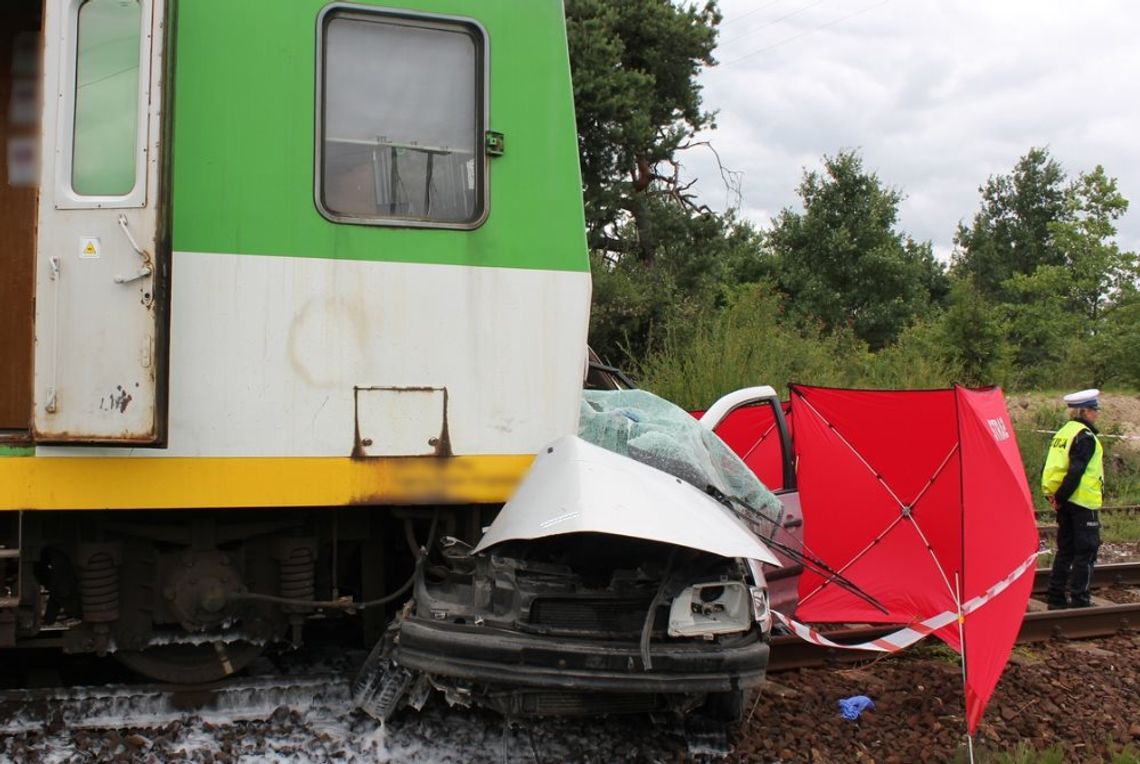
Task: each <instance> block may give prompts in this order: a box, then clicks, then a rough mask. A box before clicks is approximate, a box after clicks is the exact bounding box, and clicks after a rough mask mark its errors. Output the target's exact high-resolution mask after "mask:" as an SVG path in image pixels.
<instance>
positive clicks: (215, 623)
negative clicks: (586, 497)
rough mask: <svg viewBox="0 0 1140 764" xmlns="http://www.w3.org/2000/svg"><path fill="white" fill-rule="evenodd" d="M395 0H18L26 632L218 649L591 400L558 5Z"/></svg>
mask: <svg viewBox="0 0 1140 764" xmlns="http://www.w3.org/2000/svg"><path fill="white" fill-rule="evenodd" d="M401 6H402V7H400V8H394V7H389V6H386V5H380V4H373V3H368V2H353V3H347V2H332V3H329V2H328V0H260V1H259V0H241V1H240V2H235V0H8V1H7V2H5V3H4V4H3V6H2V7H0V98H2V99H3V104H2V107H3V108H2V109H0V135H2V136H3V139H4V143H5V149H6V150H5V152H4V153H3V156H2V158H0V162H3V163H4V167H5V172H4V173H3V175H0V177H2V178H3V181H2V182H0V242H2V244H3V246H2V248H0V258H2V259H3V261H4V263H5V267H4V269H3V273H2V274H0V304H2V305H3V308H4V317H5V320H4V324H3V326H2V327H0V365H2V366H3V371H2V373H0V438H2V439H0V534H2V537H0V544H2V546H3V548H2V549H0V562H3V563H4V566H3V575H4V578H3V582H2V583H3V586H2V587H0V594H2V595H3V597H2V598H0V646H13V645H49V644H50V645H58V646H61V647H62V648H63V649H65V650H68V651H73V652H74V651H99V652H103V651H114V652H115V653H116V654H117V655H120V656H122V657H123V658H124V660H126V662H128V663H129V664H131V665H133V666H135V667H136V668H140V669H141V670H143V671H144V672H147V673H150V674H152V675H153V676H157V677H161V678H164V679H169V680H173V681H179V680H185V681H196V680H201V679H203V678H211V677H215V676H220V675H224V674H226V673H229V672H231V671H233V670H236V669H237V668H238V667H240V664H241V663H242V662H243V661H244V660H246V659H247V658H248V657H249V656H252V655H253V654H255V653H256V646H258V645H261V644H265V643H269V642H273V641H276V640H281V639H296V638H298V635H299V623H300V622H301V621H302V620H304V618H306V617H308V616H309V615H311V613H312V612H313V610H312V609H311V608H306V607H303V606H298V605H295V604H294V605H290V604H282V603H280V602H272V601H269V600H270V599H271V598H272V597H281V598H284V599H290V600H293V601H305V600H323V599H330V598H335V597H338V596H342V597H343V596H348V595H351V596H352V597H354V598H355V599H357V600H358V601H359V600H360V599H365V600H367V599H370V598H374V597H377V596H380V595H382V594H384V593H385V592H387V591H389V590H391V589H394V588H396V586H397V585H398V584H399V583H400V581H402V580H403V578H402V577H403V576H406V575H407V573H408V571H409V569H410V562H409V561H410V559H411V554H410V553H409V552H408V550H407V549H406V548H405V544H404V539H405V536H411V537H412V538H413V540H414V538H415V537H416V536H417V534H418V536H419V537H420V538H423V537H424V535H425V534H426V533H427V528H428V524H429V518H430V517H435V518H436V520H434V521H431V525H432V528H433V529H435V527H436V525H437V524H442V525H444V526H446V529H448V530H449V531H450V532H455V533H457V534H458V535H461V536H462V535H469V534H470V533H472V532H477V530H478V528H479V526H480V524H481V523H482V522H483V519H484V518H483V517H482V516H481V513H480V511H479V509H480V508H481V507H482V508H488V507H489V508H493V507H495V506H496V505H498V504H501V503H502V502H503V501H504V500H505V499H506V497H507V496H508V495H509V494H510V492H511V490H512V489H513V487H514V486H515V485H516V483H517V481H518V480H519V478H520V477H521V475H522V474H523V472H524V471H525V470H526V468H527V467H528V465H529V464H530V461H531V459H532V457H533V454H534V453H535V452H536V451H537V450H538V449H539V448H541V447H542V446H543V445H544V444H546V443H548V442H550V441H552V440H554V439H555V438H557V437H558V436H560V435H563V434H566V433H570V432H573V431H574V430H575V428H576V422H577V411H578V403H579V394H580V389H581V385H582V376H583V369H584V366H585V360H586V329H587V317H588V310H589V298H590V278H589V265H588V258H587V253H586V244H585V233H584V224H583V212H582V201H581V185H580V177H579V170H578V164H577V142H576V135H575V129H574V114H573V104H572V91H571V84H570V72H569V62H568V55H567V49H566V36H565V27H564V19H563V12H562V5H561V3H560V2H559V0H479V2H470V0H403V1H402V2H401ZM444 530H445V528H443V527H441V528H440V529H439V532H440V533H442V532H444ZM405 531H407V532H405ZM385 581H386V582H387V583H386V584H385ZM250 593H253V594H260V595H263V597H262V599H260V600H256V599H250V598H248V597H247V598H246V599H242V595H243V594H245V595H248V594H250ZM224 646H228V647H224Z"/></svg>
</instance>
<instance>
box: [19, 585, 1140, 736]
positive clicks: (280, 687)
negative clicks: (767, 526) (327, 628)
mask: <svg viewBox="0 0 1140 764" xmlns="http://www.w3.org/2000/svg"><path fill="white" fill-rule="evenodd" d="M1048 574H1049V571H1048V570H1045V569H1042V570H1038V571H1036V573H1035V577H1034V584H1033V594H1034V595H1035V596H1040V595H1042V594H1044V592H1045V589H1046V587H1047V584H1048ZM1093 585H1094V587H1096V588H1101V589H1103V588H1105V587H1110V586H1117V587H1120V586H1124V587H1140V563H1123V564H1116V565H1102V566H1099V567H1098V568H1096V570H1095V574H1094V579H1093ZM1102 602H1103V601H1102ZM1030 603H1031V605H1030V612H1028V613H1026V616H1025V620H1024V622H1023V624H1022V629H1021V632H1020V634H1019V635H1018V642H1022V643H1026V642H1039V641H1044V640H1048V639H1052V638H1054V637H1065V638H1070V639H1081V638H1090V637H1098V636H1107V635H1111V634H1115V633H1117V632H1119V631H1122V630H1128V629H1135V628H1137V627H1140V602H1138V603H1130V604H1100V605H1097V606H1096V607H1092V608H1083V609H1079V610H1061V611H1047V610H1044V609H1043V605H1042V604H1041V603H1040V602H1038V603H1037V604H1036V605H1035V604H1033V603H1034V600H1031V601H1030ZM896 628H897V627H896V626H871V627H867V626H863V627H854V628H846V629H839V630H835V631H829V632H828V637H829V638H830V639H832V640H835V641H838V642H849V643H858V642H864V641H867V640H869V639H873V638H875V637H877V636H881V635H883V634H886V633H889V632H890V631H893V630H895V629H896ZM875 655H877V653H870V652H866V651H856V650H836V649H829V648H823V647H819V646H817V645H813V644H810V643H808V642H803V641H801V640H799V639H797V638H795V637H785V636H779V637H775V638H774V639H773V640H772V657H771V662H770V664H769V671H770V672H772V673H779V672H781V671H788V670H791V669H796V668H806V667H817V666H826V665H830V664H833V663H847V662H855V661H865V660H867V659H868V658H871V657H873V656H875ZM353 673H354V667H348V666H338V667H335V668H331V669H330V668H328V667H327V666H326V667H324V668H313V669H310V670H309V671H307V672H306V671H304V670H302V671H301V672H299V673H290V674H285V675H271V676H254V677H243V678H237V679H231V680H228V681H225V682H218V683H213V684H203V685H163V684H144V683H140V684H131V683H114V684H104V685H98V686H82V687H44V688H32V689H9V690H0V734H6V735H7V734H19V733H25V732H31V731H36V730H43V729H65V728H66V729H75V730H84V729H87V730H100V729H114V728H123V727H140V726H143V727H161V726H162V725H164V724H169V723H171V722H175V721H179V720H184V719H185V718H187V716H196V717H198V718H200V719H202V720H203V721H205V722H207V723H231V722H235V721H253V720H259V719H267V718H269V717H270V716H272V715H273V714H274V713H275V712H277V711H278V709H281V708H288V709H299V710H301V711H312V712H315V713H317V714H322V715H325V716H328V717H335V716H337V715H343V714H344V713H345V710H346V709H347V708H349V706H350V698H349V686H350V683H351V677H352V675H353Z"/></svg>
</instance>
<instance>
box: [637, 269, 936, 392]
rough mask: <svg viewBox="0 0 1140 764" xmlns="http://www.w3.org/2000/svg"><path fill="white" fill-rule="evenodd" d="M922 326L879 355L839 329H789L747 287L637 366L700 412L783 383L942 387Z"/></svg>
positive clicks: (675, 332) (650, 384) (776, 306)
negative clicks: (745, 391)
mask: <svg viewBox="0 0 1140 764" xmlns="http://www.w3.org/2000/svg"><path fill="white" fill-rule="evenodd" d="M933 341H934V340H933V338H932V337H931V336H930V333H929V332H924V331H923V330H922V329H921V328H919V329H917V330H913V331H911V332H908V333H907V335H905V336H904V337H903V338H902V340H901V341H900V342H899V343H898V344H897V345H894V346H892V347H890V348H888V349H887V350H884V351H882V352H880V353H877V354H872V353H870V352H869V351H868V349H867V346H866V345H865V344H864V343H862V342H860V341H859V340H856V339H855V338H854V337H853V336H852V335H850V334H847V333H844V332H842V331H840V332H835V333H832V334H829V335H824V334H822V333H821V332H818V331H815V330H813V329H811V328H810V327H809V328H807V329H799V328H796V327H794V326H793V325H792V324H791V323H790V322H788V321H787V320H786V319H785V317H784V316H783V308H782V305H781V302H780V299H779V298H778V297H776V296H775V295H774V294H772V293H771V292H769V291H767V290H766V289H765V288H764V287H763V286H759V285H748V286H746V287H743V288H741V289H739V290H737V291H736V292H735V293H733V294H732V295H730V296H729V299H728V304H727V305H726V306H725V308H724V309H723V310H721V311H717V312H715V313H711V314H705V315H702V316H698V317H697V318H695V319H693V320H692V321H691V322H688V323H686V324H678V325H674V326H673V327H672V328H671V329H670V332H669V337H668V341H667V342H665V343H664V347H663V348H662V349H661V350H659V351H658V352H656V353H651V354H650V355H649V356H648V357H647V358H646V359H645V360H644V361H643V363H642V364H641V365H640V366H639V368H638V369H637V376H638V378H639V381H640V383H641V384H642V386H644V387H646V388H648V389H650V390H653V392H655V393H657V394H658V395H661V396H663V397H665V398H668V399H669V400H671V401H673V402H674V403H676V404H677V405H679V406H682V407H685V408H689V409H693V408H704V407H706V406H708V405H709V404H710V403H712V402H713V401H714V400H716V399H717V398H719V397H720V396H721V395H724V394H725V393H729V392H732V391H733V390H738V389H740V388H742V387H750V386H752V385H760V384H769V385H772V386H773V387H775V388H776V389H777V390H778V391H779V390H780V389H781V388H782V387H783V386H784V385H786V384H788V383H789V382H804V383H810V384H814V385H835V386H843V387H895V388H921V387H940V386H945V385H946V384H947V370H946V368H945V366H944V365H943V364H942V363H941V362H940V361H939V360H937V358H938V356H937V354H936V353H934V352H932V343H933Z"/></svg>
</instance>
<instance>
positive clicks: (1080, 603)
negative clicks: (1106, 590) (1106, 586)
mask: <svg viewBox="0 0 1140 764" xmlns="http://www.w3.org/2000/svg"><path fill="white" fill-rule="evenodd" d="M1069 607H1071V608H1072V607H1092V603H1091V602H1089V601H1088V600H1073V604H1071V605H1069Z"/></svg>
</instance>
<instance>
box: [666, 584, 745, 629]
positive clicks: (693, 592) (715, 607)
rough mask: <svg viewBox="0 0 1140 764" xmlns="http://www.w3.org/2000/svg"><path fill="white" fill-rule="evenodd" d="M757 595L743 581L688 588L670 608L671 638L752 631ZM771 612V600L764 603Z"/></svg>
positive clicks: (695, 585) (696, 585)
mask: <svg viewBox="0 0 1140 764" xmlns="http://www.w3.org/2000/svg"><path fill="white" fill-rule="evenodd" d="M754 596H755V595H753V594H752V593H751V592H750V591H749V588H748V587H747V586H745V585H744V584H743V583H741V582H739V581H713V582H709V583H707V584H694V585H692V586H689V587H687V588H686V589H685V590H684V591H682V592H681V593H680V594H679V595H677V597H676V598H675V599H674V600H673V605H672V606H671V607H670V608H669V632H668V633H669V636H671V637H706V638H710V639H711V638H712V637H713V636H715V635H717V634H733V633H736V632H742V631H748V629H749V628H751V626H752V620H753V618H752V612H753V608H754V605H753V602H752V600H753V597H754ZM764 610H765V612H767V596H766V595H765V599H764Z"/></svg>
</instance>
